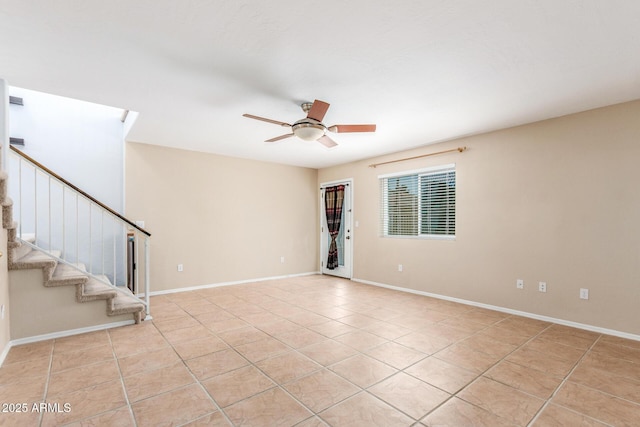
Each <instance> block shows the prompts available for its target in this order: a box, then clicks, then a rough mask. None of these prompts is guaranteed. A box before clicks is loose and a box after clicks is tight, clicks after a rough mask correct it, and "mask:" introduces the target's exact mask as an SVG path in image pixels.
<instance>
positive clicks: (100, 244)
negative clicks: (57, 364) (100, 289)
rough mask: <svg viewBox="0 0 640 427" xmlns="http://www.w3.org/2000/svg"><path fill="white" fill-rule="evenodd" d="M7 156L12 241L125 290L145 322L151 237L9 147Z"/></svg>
mask: <svg viewBox="0 0 640 427" xmlns="http://www.w3.org/2000/svg"><path fill="white" fill-rule="evenodd" d="M10 154H11V155H10V156H9V159H8V160H9V162H8V163H9V164H8V170H9V177H10V179H9V194H10V196H11V198H12V199H13V201H14V204H13V209H14V218H17V221H18V230H17V234H18V237H19V238H20V239H21V240H23V241H24V242H25V243H26V244H27V246H33V247H35V248H38V249H41V250H44V251H47V252H49V253H50V254H52V256H54V257H55V258H57V259H59V260H62V261H63V262H64V263H65V264H68V265H71V266H72V267H74V268H75V269H77V270H79V271H82V272H83V273H88V274H90V275H91V276H93V277H94V278H96V279H97V280H99V281H101V282H103V283H105V284H109V285H111V286H113V287H114V288H115V289H117V290H119V291H121V292H122V288H124V287H127V288H128V289H129V290H130V291H131V293H132V294H133V296H134V297H135V298H136V299H137V300H138V301H139V302H141V303H143V304H144V305H145V307H146V314H147V316H149V315H150V311H149V296H150V295H149V292H150V288H149V286H150V247H149V239H150V237H151V233H149V232H148V231H146V230H145V229H144V228H142V227H140V226H139V225H137V224H136V223H134V222H133V221H131V220H129V219H127V218H125V217H124V216H122V215H121V214H119V213H118V212H116V211H115V210H113V209H112V208H110V207H108V206H106V205H105V204H104V203H102V202H100V201H99V200H97V199H96V198H94V197H92V196H91V195H89V194H87V193H86V192H84V191H83V190H81V189H80V188H78V187H77V186H75V185H73V184H72V183H70V182H69V181H67V180H65V179H64V178H62V177H61V176H60V175H58V174H56V173H55V172H53V171H51V170H50V169H48V168H47V167H46V166H44V165H42V164H41V163H39V162H38V161H36V160H34V159H33V158H31V157H29V156H28V155H26V154H25V153H23V152H22V151H20V150H18V149H16V148H15V147H13V146H12V147H11V150H10ZM141 276H142V277H141ZM140 284H142V285H143V286H140ZM141 288H143V289H141ZM141 291H143V292H144V294H142V292H141Z"/></svg>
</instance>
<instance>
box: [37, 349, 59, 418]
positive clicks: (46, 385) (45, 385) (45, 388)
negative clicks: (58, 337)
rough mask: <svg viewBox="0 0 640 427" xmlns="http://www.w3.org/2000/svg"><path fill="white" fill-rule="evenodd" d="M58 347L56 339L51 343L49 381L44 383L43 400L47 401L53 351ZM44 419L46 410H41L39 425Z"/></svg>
mask: <svg viewBox="0 0 640 427" xmlns="http://www.w3.org/2000/svg"><path fill="white" fill-rule="evenodd" d="M55 348H56V342H55V340H54V341H53V343H52V344H51V354H50V355H49V369H48V371H47V381H46V382H45V384H44V392H43V395H42V401H43V402H46V401H47V393H48V392H49V381H51V373H52V372H51V371H52V369H53V352H54V351H55ZM43 420H44V412H40V415H39V416H38V426H42V421H43Z"/></svg>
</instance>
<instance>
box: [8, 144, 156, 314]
mask: <svg viewBox="0 0 640 427" xmlns="http://www.w3.org/2000/svg"><path fill="white" fill-rule="evenodd" d="M11 148H13V147H11ZM12 151H14V150H12ZM11 154H12V155H13V153H11ZM18 155H19V156H20V157H19V159H18V161H20V162H29V164H30V165H33V164H34V163H35V166H34V167H35V168H37V169H34V170H37V173H38V174H42V173H43V171H44V173H46V174H47V176H48V179H49V180H50V183H49V192H50V193H51V191H52V190H51V180H52V179H55V181H56V185H63V186H64V187H63V193H64V192H66V193H65V194H67V198H69V197H70V196H69V195H68V194H70V192H71V191H73V192H75V193H74V194H75V197H76V202H75V203H76V213H75V215H76V220H77V221H78V222H79V221H80V220H79V219H78V218H79V216H78V210H79V208H78V203H79V202H78V200H80V198H81V197H82V198H83V199H82V201H83V202H84V199H87V200H88V203H89V209H90V212H89V218H91V212H95V211H96V210H97V209H107V210H108V212H107V214H108V220H109V221H119V222H118V227H117V228H116V231H115V232H113V233H114V235H116V234H117V235H118V236H119V237H118V240H117V241H116V237H112V240H113V243H112V244H113V250H112V252H113V258H114V259H113V260H110V261H108V262H110V263H111V264H112V265H113V271H112V272H108V273H105V272H104V263H105V261H104V256H105V255H104V253H107V255H109V252H110V250H106V251H105V250H104V243H101V245H102V246H103V249H102V252H103V253H102V257H103V261H102V264H103V265H102V269H103V271H102V274H101V272H100V271H98V272H96V271H95V270H96V269H97V268H96V267H95V266H92V268H88V267H87V265H86V264H85V263H83V262H79V260H82V259H83V258H87V259H89V260H93V258H95V254H91V255H89V254H83V253H82V251H81V249H82V245H81V244H79V243H76V244H75V247H74V248H71V249H70V248H69V247H70V246H72V244H71V243H69V242H66V246H67V248H66V250H65V249H64V247H65V241H64V237H63V240H62V242H60V241H56V240H55V239H52V237H51V236H52V229H53V232H54V234H55V232H56V230H55V226H54V225H52V220H51V216H52V215H51V212H49V225H48V227H47V229H45V230H44V231H41V230H39V229H38V226H37V221H38V219H37V212H36V213H35V217H36V220H35V221H36V222H35V224H36V225H35V229H36V232H37V233H40V234H42V233H44V234H48V241H47V237H46V236H44V237H43V236H41V238H40V239H38V238H37V237H38V236H36V233H25V232H24V231H23V230H22V229H21V227H20V226H19V222H18V221H14V202H13V200H12V199H11V198H9V197H8V189H7V187H8V184H7V183H8V175H7V173H6V172H4V171H0V203H1V206H2V226H3V228H5V229H6V230H7V240H8V244H7V252H8V253H7V258H8V259H7V264H8V269H9V270H10V271H19V270H34V269H40V270H41V271H42V280H43V283H42V284H43V285H44V287H45V288H63V287H64V288H67V289H68V287H72V286H73V287H75V301H76V302H77V303H87V302H95V301H100V300H104V301H105V309H106V315H107V316H118V317H117V319H118V320H122V319H123V317H122V315H127V316H128V315H131V316H132V317H133V321H134V322H135V323H136V324H137V323H140V322H141V321H142V320H143V319H144V317H145V314H148V310H147V307H148V258H146V259H145V260H143V261H142V262H141V263H143V264H144V266H145V272H144V275H145V277H144V281H145V285H146V286H145V289H144V291H145V294H146V295H145V298H146V302H145V301H143V300H141V299H140V298H139V297H137V296H136V295H134V293H133V292H132V291H131V290H129V288H128V287H127V286H126V285H127V283H122V282H123V280H124V281H126V280H127V279H128V280H131V277H133V276H131V275H132V274H133V273H125V272H123V271H122V270H123V268H122V266H121V264H122V262H121V261H122V260H121V259H120V258H118V259H117V260H116V258H117V257H121V258H124V256H125V255H124V253H123V252H124V251H125V249H124V242H125V239H128V238H129V236H134V235H135V236H136V239H137V234H135V233H139V232H143V233H144V234H145V236H144V238H145V239H146V238H148V236H149V234H148V233H147V232H145V231H144V230H142V229H139V228H138V229H136V226H135V225H134V224H132V223H130V221H128V220H126V219H123V218H122V217H121V216H120V215H119V214H117V213H115V212H113V211H111V210H110V209H109V208H107V207H105V206H104V205H102V204H101V203H100V202H98V201H96V200H95V199H93V198H92V197H91V196H88V195H86V193H82V192H81V190H79V189H77V187H75V186H72V185H71V184H69V183H67V182H66V181H64V180H63V179H62V178H60V177H59V176H57V175H55V174H54V173H53V172H51V171H49V170H48V169H46V168H44V167H43V166H42V165H40V164H38V163H37V162H35V161H33V159H30V158H28V156H25V155H24V154H23V153H18ZM25 159H26V160H25ZM20 167H21V168H22V164H21V165H20ZM11 179H12V180H14V179H16V177H15V176H14V174H13V172H12V176H11ZM17 179H19V180H20V179H21V177H17ZM21 185H22V184H21ZM20 197H23V194H22V187H21V190H20ZM49 199H51V195H49ZM63 200H64V199H63ZM67 202H68V200H67ZM63 203H64V202H63ZM96 206H97V207H96ZM36 208H38V207H36ZM48 209H49V210H51V207H49V208H48ZM18 211H22V212H20V218H22V215H23V214H24V212H25V209H24V207H23V206H22V201H21V204H20V206H19V209H18ZM63 215H64V214H63ZM102 215H103V217H102V221H103V223H104V221H105V219H104V217H105V214H104V213H103V214H102ZM94 216H95V213H94ZM116 216H117V217H119V218H116ZM121 218H122V219H121ZM72 220H73V218H71V221H72ZM94 220H95V219H94ZM123 220H124V221H125V222H126V223H123V222H122V221H123ZM69 221H70V220H69V219H65V218H63V219H62V222H63V223H64V222H66V223H68V222H69ZM90 221H91V219H90ZM114 223H115V222H114ZM109 224H110V223H109ZM23 227H25V226H23ZM31 227H33V226H31ZM92 227H93V226H92V224H91V223H90V225H89V229H90V231H89V232H91V229H92ZM102 227H103V228H104V227H105V226H104V224H103V225H102ZM68 228H72V227H69V226H68V225H67V229H68ZM76 228H77V226H76ZM62 230H63V231H62V235H65V233H69V230H67V231H64V230H65V225H64V224H63V225H62ZM112 231H113V230H112ZM76 232H77V230H76ZM58 234H60V233H58ZM122 234H125V235H126V238H125V237H124V236H122ZM102 238H104V233H103V236H102ZM76 239H77V241H78V242H79V241H80V240H79V238H76ZM90 239H94V240H98V239H99V236H97V237H90ZM147 244H148V243H147V241H146V240H145V245H144V248H145V251H146V249H147ZM94 245H95V242H94ZM56 246H62V247H56ZM92 248H93V247H92ZM116 249H117V250H116ZM65 252H67V253H69V252H74V254H73V258H74V259H70V256H69V255H68V254H66V253H65ZM116 252H118V255H117V256H116ZM135 259H136V258H134V260H135ZM92 263H93V262H92ZM134 265H135V264H134ZM116 266H118V267H119V268H120V270H119V271H117V272H116ZM107 274H109V275H110V277H111V278H110V277H108V276H107ZM126 274H130V276H127V277H126V278H125V277H124V276H126ZM112 279H115V280H116V281H119V282H121V283H113V281H114V280H112ZM134 289H136V291H137V286H136V287H134ZM45 291H46V290H45ZM39 298H42V297H41V296H40V297H39ZM94 306H95V303H94ZM62 311H63V312H64V314H65V315H67V313H68V316H73V313H72V312H71V310H68V309H67V308H65V309H63V310H62ZM145 311H146V312H147V313H145ZM101 316H102V315H101ZM80 326H82V325H80Z"/></svg>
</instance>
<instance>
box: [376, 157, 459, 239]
mask: <svg viewBox="0 0 640 427" xmlns="http://www.w3.org/2000/svg"><path fill="white" fill-rule="evenodd" d="M451 171H453V172H454V173H456V164H455V163H450V164H446V165H440V166H434V167H429V168H423V169H412V170H406V171H401V172H394V173H389V174H384V175H378V182H379V183H380V187H381V195H380V222H381V224H380V235H381V237H386V238H396V239H427V240H455V239H456V235H455V234H420V230H421V229H422V197H420V191H421V189H420V187H421V185H420V184H421V183H420V177H421V176H426V175H435V174H440V173H446V172H451ZM412 175H417V177H418V218H417V220H418V234H417V235H398V234H389V212H388V210H387V208H386V206H388V197H389V196H388V189H387V191H384V190H382V188H383V187H382V186H383V184H382V182H383V180H384V179H389V178H396V177H405V176H412ZM456 178H457V177H456ZM456 189H457V180H456ZM456 208H457V199H456ZM456 232H457V228H456Z"/></svg>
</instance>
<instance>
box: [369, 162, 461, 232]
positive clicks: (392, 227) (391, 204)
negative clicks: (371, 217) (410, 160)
mask: <svg viewBox="0 0 640 427" xmlns="http://www.w3.org/2000/svg"><path fill="white" fill-rule="evenodd" d="M379 178H380V192H381V197H380V200H381V206H380V214H381V215H380V216H381V218H380V225H381V229H382V230H381V234H382V235H383V236H409V237H426V238H453V237H455V234H456V171H455V165H447V166H443V167H439V168H432V169H425V170H420V171H412V172H403V173H401V174H393V175H384V176H380V177H379Z"/></svg>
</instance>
